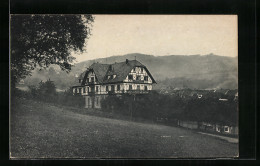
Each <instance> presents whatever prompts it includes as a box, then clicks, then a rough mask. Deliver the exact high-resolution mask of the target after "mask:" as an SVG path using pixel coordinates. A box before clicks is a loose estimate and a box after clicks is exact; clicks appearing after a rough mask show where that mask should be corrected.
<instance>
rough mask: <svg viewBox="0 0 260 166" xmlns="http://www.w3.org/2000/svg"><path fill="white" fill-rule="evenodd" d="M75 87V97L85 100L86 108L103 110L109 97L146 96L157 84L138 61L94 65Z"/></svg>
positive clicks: (82, 75) (83, 74)
mask: <svg viewBox="0 0 260 166" xmlns="http://www.w3.org/2000/svg"><path fill="white" fill-rule="evenodd" d="M78 83H79V85H76V86H73V94H74V95H82V96H83V97H84V98H85V108H101V100H102V99H104V98H106V97H107V96H108V95H122V94H125V93H128V94H129V93H134V94H145V93H148V92H149V91H151V90H152V84H153V83H156V82H155V80H154V78H153V77H152V75H151V73H150V72H149V70H148V69H147V68H146V66H144V65H143V64H141V63H140V62H139V61H137V60H128V59H126V61H125V62H120V63H114V64H101V63H93V64H92V65H91V66H90V67H89V68H88V69H87V70H86V71H85V72H84V73H82V74H81V76H80V77H79V82H78Z"/></svg>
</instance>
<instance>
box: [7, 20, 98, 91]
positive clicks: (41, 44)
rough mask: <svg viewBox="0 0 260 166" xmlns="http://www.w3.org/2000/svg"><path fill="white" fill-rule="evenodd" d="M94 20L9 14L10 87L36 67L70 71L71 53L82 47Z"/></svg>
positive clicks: (72, 58) (78, 50) (80, 50)
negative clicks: (51, 66)
mask: <svg viewBox="0 0 260 166" xmlns="http://www.w3.org/2000/svg"><path fill="white" fill-rule="evenodd" d="M93 21H94V18H93V16H92V15H11V66H10V67H11V84H12V87H13V86H14V85H15V83H16V82H17V81H19V79H21V78H25V77H26V76H27V75H29V74H30V73H31V71H32V70H33V69H35V68H36V67H37V66H39V67H40V68H47V67H49V65H51V64H56V65H59V66H60V68H61V69H62V70H65V71H70V70H71V67H72V63H73V61H74V60H75V58H74V57H73V56H71V54H70V53H71V52H72V51H76V52H83V51H84V50H85V43H86V40H87V39H88V38H89V36H90V31H91V25H92V23H93Z"/></svg>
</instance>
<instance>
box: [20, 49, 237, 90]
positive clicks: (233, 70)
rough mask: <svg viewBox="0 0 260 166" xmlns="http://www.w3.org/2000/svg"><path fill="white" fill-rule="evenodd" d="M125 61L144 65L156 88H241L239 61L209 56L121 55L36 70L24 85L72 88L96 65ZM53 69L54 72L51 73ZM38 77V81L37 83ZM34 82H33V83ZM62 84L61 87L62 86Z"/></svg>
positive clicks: (232, 58) (233, 58)
mask: <svg viewBox="0 0 260 166" xmlns="http://www.w3.org/2000/svg"><path fill="white" fill-rule="evenodd" d="M126 59H129V60H134V59H136V60H138V61H139V62H141V63H142V64H144V65H145V66H146V67H147V68H148V70H149V71H150V72H151V74H152V75H153V77H154V79H155V80H156V82H157V84H156V85H155V86H154V88H155V89H162V88H169V87H170V88H177V89H181V88H191V89H220V88H222V89H237V87H238V58H237V57H225V56H218V55H214V54H209V55H186V56H183V55H167V56H154V55H146V54H140V53H132V54H126V55H121V56H111V57H107V58H99V59H94V60H87V61H83V62H80V63H76V64H75V66H74V67H73V68H72V70H71V72H70V73H69V74H67V73H66V72H63V71H61V70H60V69H59V67H58V66H52V67H51V69H48V71H47V70H46V71H43V70H42V73H39V71H38V70H36V71H33V73H32V76H31V77H27V78H26V79H25V84H27V85H28V84H31V85H32V84H35V83H36V82H37V81H36V80H38V81H39V80H43V81H44V80H46V79H48V78H50V79H51V80H53V81H54V82H55V84H56V86H57V88H59V89H66V88H68V87H69V86H73V83H75V82H76V81H77V76H79V75H80V74H81V73H82V72H84V71H85V70H86V69H87V67H89V66H90V65H91V64H92V63H94V62H99V63H107V64H112V63H115V62H122V61H125V60H126ZM50 70H51V72H50ZM35 78H37V79H36V80H35ZM33 79H34V81H32V80H33ZM61 84H62V85H61Z"/></svg>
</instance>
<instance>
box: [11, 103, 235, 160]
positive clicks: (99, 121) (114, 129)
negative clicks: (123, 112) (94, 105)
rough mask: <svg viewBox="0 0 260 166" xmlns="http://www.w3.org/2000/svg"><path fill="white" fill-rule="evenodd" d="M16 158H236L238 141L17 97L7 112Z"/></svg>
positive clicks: (13, 151)
mask: <svg viewBox="0 0 260 166" xmlns="http://www.w3.org/2000/svg"><path fill="white" fill-rule="evenodd" d="M11 113H12V114H11V156H12V157H14V158H15V157H16V158H111V157H112V158H169V157H170V158H179V157H181V158H201V157H203V158H205V157H206V158H208V157H232V156H237V153H238V144H232V143H228V142H226V141H223V140H220V139H216V138H214V137H211V136H207V135H202V134H199V133H195V132H193V131H190V130H185V129H181V128H176V127H169V126H163V125H153V124H143V123H135V122H129V121H123V120H115V119H108V118H102V117H96V116H89V115H82V114H78V113H74V112H71V111H69V110H67V109H62V108H59V107H56V106H52V105H48V104H46V103H40V102H35V101H27V100H18V101H17V103H16V104H15V107H13V108H12V112H11Z"/></svg>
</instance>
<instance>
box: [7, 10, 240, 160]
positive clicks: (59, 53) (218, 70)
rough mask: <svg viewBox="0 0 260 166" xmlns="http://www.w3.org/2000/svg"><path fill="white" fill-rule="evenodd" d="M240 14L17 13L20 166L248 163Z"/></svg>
mask: <svg viewBox="0 0 260 166" xmlns="http://www.w3.org/2000/svg"><path fill="white" fill-rule="evenodd" d="M237 19H238V17H237V15H107V14H106V15H101V14H100V15H91V14H56V15H54V14H11V15H10V33H9V37H10V55H9V57H10V76H9V77H10V82H9V87H10V109H9V115H10V120H9V126H10V129H9V153H10V154H9V157H10V159H13V160H15V159H126V158H127V159H140V158H141V159H195V158H196V159H197V158H198V159H202V158H203V159H205V158H206V159H212V158H222V159H223V158H228V159H230V158H238V157H239V148H238V147H239V124H238V120H239V117H238V113H239V110H238V102H239V93H238V21H237Z"/></svg>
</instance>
